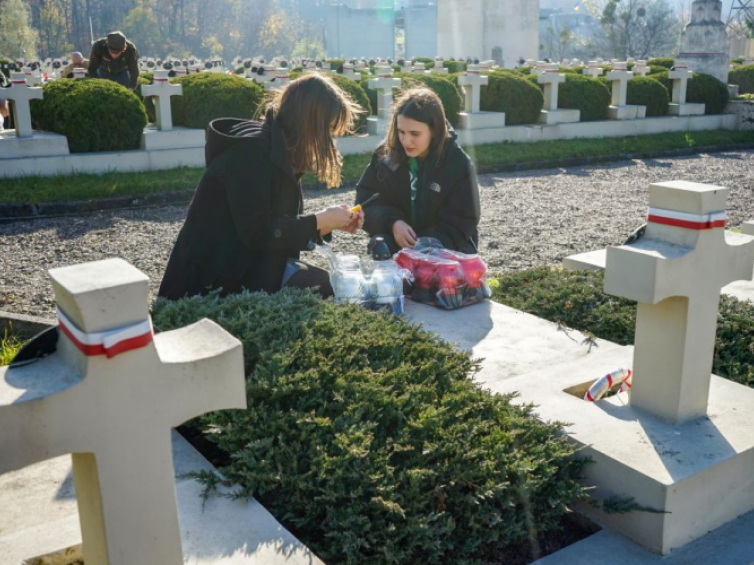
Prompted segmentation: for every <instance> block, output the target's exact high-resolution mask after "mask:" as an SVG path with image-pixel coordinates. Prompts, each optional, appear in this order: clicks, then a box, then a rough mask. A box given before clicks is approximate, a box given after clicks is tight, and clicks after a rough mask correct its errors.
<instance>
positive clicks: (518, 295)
mask: <svg viewBox="0 0 754 565" xmlns="http://www.w3.org/2000/svg"><path fill="white" fill-rule="evenodd" d="M491 287H492V289H493V293H494V294H493V298H494V300H497V301H498V302H501V303H502V304H505V305H507V306H510V307H512V308H516V309H517V310H522V311H524V312H528V313H530V314H534V315H535V316H539V317H540V318H545V319H547V320H550V321H552V322H558V323H560V324H563V325H564V326H566V327H569V328H574V329H577V330H580V331H582V332H590V333H592V334H593V335H595V336H596V337H599V338H602V339H607V340H609V341H613V342H615V343H619V344H621V345H630V344H632V343H633V342H634V331H635V328H636V303H635V302H633V301H630V300H626V299H625V298H619V297H617V296H611V295H609V294H605V293H604V292H603V291H602V289H603V287H604V273H603V272H602V271H597V272H595V271H565V270H560V269H557V270H556V269H551V268H549V267H542V268H537V269H531V270H526V271H516V272H511V273H506V274H503V275H498V276H497V277H495V279H494V280H493V281H492V283H491ZM752 343H754V304H751V303H749V302H742V301H740V300H736V299H735V298H732V297H730V296H726V295H722V296H721V297H720V310H719V313H718V318H717V333H716V335H715V357H714V362H713V366H712V372H713V373H715V374H716V375H719V376H721V377H725V378H727V379H730V380H732V381H735V382H738V383H741V384H744V385H747V386H750V387H754V349H753V348H752V347H751V344H752Z"/></svg>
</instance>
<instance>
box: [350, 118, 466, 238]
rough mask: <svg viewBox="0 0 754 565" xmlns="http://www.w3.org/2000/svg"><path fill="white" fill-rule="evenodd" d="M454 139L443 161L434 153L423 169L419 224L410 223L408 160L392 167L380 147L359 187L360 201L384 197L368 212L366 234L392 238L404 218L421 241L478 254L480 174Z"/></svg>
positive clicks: (451, 131) (358, 195) (446, 145)
mask: <svg viewBox="0 0 754 565" xmlns="http://www.w3.org/2000/svg"><path fill="white" fill-rule="evenodd" d="M456 137H457V136H456V134H455V132H454V131H453V130H452V129H451V130H450V137H449V138H448V139H447V140H446V141H445V148H444V150H443V155H442V157H441V158H440V159H438V158H437V156H436V155H435V154H434V153H433V154H430V155H429V156H428V157H427V158H426V159H425V162H424V164H423V166H422V171H421V173H420V174H421V175H422V176H423V178H422V182H421V183H420V187H421V188H420V190H419V193H418V194H417V199H416V203H415V207H416V225H411V188H410V180H409V170H408V162H406V163H401V164H399V165H393V164H391V163H389V161H388V159H387V157H384V156H383V155H384V150H383V148H382V147H379V148H378V149H377V150H376V151H375V152H374V154H373V156H372V161H371V163H370V164H369V165H368V166H367V168H366V170H365V171H364V174H363V175H362V176H361V179H360V180H359V182H358V184H357V185H356V202H364V201H365V200H366V199H367V198H369V197H370V196H371V195H372V194H374V193H375V192H378V193H379V194H380V196H379V198H377V199H376V200H375V201H373V202H372V203H370V204H368V205H367V206H366V207H365V208H364V230H365V231H366V232H368V233H369V235H375V234H378V233H381V234H390V235H392V228H393V224H394V223H395V222H396V221H398V220H403V221H404V222H406V223H407V224H409V225H411V227H412V228H413V229H414V231H415V232H416V235H417V236H419V237H422V236H425V237H435V238H437V239H439V240H440V241H441V242H442V244H443V246H445V247H446V248H448V249H454V250H457V251H464V252H474V251H476V249H477V247H478V242H479V234H478V232H477V225H478V224H479V217H480V215H481V213H480V206H479V187H478V185H477V178H476V171H475V170H474V165H473V163H472V162H471V159H470V158H469V156H468V155H466V153H465V152H464V151H463V149H461V148H460V147H459V145H458V144H457V143H456Z"/></svg>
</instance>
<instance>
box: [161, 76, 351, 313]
mask: <svg viewBox="0 0 754 565" xmlns="http://www.w3.org/2000/svg"><path fill="white" fill-rule="evenodd" d="M358 113H360V110H359V108H358V106H356V105H355V104H354V103H353V102H352V101H351V100H350V98H348V96H347V95H346V94H344V93H343V92H342V91H341V90H340V89H339V88H338V87H337V86H336V85H335V83H333V82H332V81H331V80H330V79H327V78H324V77H321V76H318V75H307V76H304V77H302V78H300V79H298V80H295V81H293V82H291V83H290V84H289V85H288V86H286V87H285V88H283V89H282V90H280V91H279V92H278V93H277V94H276V95H275V97H274V98H273V99H272V101H271V102H270V104H269V105H268V108H267V111H266V115H265V120H264V121H263V122H257V121H249V120H241V119H236V118H221V119H218V120H214V121H212V122H211V123H210V125H209V129H208V132H207V145H206V149H205V155H206V162H207V170H206V172H205V174H204V177H203V178H202V180H201V182H200V183H199V186H198V188H197V189H196V194H195V195H194V199H193V200H192V202H191V205H190V207H189V211H188V216H187V218H186V222H185V224H184V225H183V228H182V229H181V232H180V233H179V234H178V240H177V241H176V244H175V247H174V248H173V252H172V253H171V255H170V260H169V262H168V266H167V269H166V271H165V276H164V277H163V279H162V285H161V286H160V291H159V295H160V296H164V297H166V298H170V299H173V300H177V299H179V298H182V297H184V296H187V295H188V296H193V295H196V294H207V293H209V292H211V291H213V290H215V289H222V291H221V295H223V296H224V295H227V294H232V293H237V292H240V291H241V290H243V289H248V290H252V291H254V290H264V291H267V292H275V291H277V290H280V288H281V287H283V286H297V287H319V289H320V293H321V294H322V295H323V296H329V295H332V289H331V287H330V283H329V280H328V274H327V271H324V270H322V269H318V268H316V267H312V266H309V265H306V264H305V263H302V262H301V261H299V253H300V252H301V251H304V250H307V249H309V248H310V246H311V245H312V243H313V242H316V241H318V240H321V238H322V237H328V236H329V234H330V232H332V231H333V230H343V231H346V232H349V233H355V232H356V230H357V229H359V228H360V227H361V226H362V224H363V220H364V217H363V212H359V213H352V212H350V211H349V206H348V205H346V204H342V205H340V206H334V207H331V208H327V209H326V210H322V211H320V212H317V213H316V214H304V213H303V195H302V192H301V184H300V182H299V179H300V178H301V176H302V175H303V173H305V172H313V173H315V174H316V175H317V176H318V177H319V178H320V179H321V180H323V181H324V182H326V183H327V185H328V186H338V185H339V184H340V169H341V166H342V159H341V156H340V154H339V153H338V151H337V149H336V148H335V143H334V141H333V136H335V135H343V134H345V133H347V132H349V131H350V130H351V128H352V126H353V122H354V119H355V118H356V117H357V114H358Z"/></svg>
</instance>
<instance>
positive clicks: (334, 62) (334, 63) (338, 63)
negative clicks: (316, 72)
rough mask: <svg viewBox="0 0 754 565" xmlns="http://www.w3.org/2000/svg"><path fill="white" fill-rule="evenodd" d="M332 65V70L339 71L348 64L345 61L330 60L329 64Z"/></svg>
mask: <svg viewBox="0 0 754 565" xmlns="http://www.w3.org/2000/svg"><path fill="white" fill-rule="evenodd" d="M327 63H328V64H329V65H330V70H332V71H337V70H338V69H339V68H342V67H343V65H344V64H345V63H346V60H345V59H330V60H329V61H328V62H327Z"/></svg>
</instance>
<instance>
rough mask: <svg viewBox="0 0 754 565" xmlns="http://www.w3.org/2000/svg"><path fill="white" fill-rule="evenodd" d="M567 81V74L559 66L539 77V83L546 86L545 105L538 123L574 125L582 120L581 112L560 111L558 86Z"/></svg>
mask: <svg viewBox="0 0 754 565" xmlns="http://www.w3.org/2000/svg"><path fill="white" fill-rule="evenodd" d="M565 80H566V76H565V74H561V73H560V72H559V71H558V66H557V65H553V66H550V67H548V69H547V71H546V72H544V73H542V74H541V75H539V76H538V77H537V83H538V84H541V85H543V86H544V95H545V104H544V108H543V109H542V111H541V112H540V114H539V118H538V122H539V123H543V124H548V125H553V124H561V123H574V122H578V121H579V120H580V119H581V111H579V110H572V109H558V86H559V85H560V84H562V83H564V82H565Z"/></svg>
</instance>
